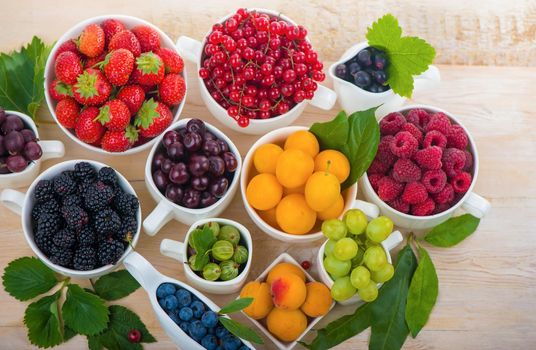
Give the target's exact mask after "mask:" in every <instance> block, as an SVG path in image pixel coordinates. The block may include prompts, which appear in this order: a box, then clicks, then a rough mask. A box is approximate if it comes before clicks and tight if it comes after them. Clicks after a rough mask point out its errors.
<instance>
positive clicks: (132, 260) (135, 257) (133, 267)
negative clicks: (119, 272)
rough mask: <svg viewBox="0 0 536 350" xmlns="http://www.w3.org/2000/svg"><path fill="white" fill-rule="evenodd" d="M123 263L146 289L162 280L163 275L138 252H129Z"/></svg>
mask: <svg viewBox="0 0 536 350" xmlns="http://www.w3.org/2000/svg"><path fill="white" fill-rule="evenodd" d="M123 265H125V268H126V269H127V270H128V272H130V274H131V275H132V277H134V278H135V279H136V281H138V283H139V284H140V285H141V286H142V287H143V289H145V290H146V291H148V290H149V289H150V288H151V287H153V286H156V285H157V284H159V282H160V281H161V280H162V277H163V275H162V274H161V273H160V272H158V271H157V270H156V269H155V268H154V266H153V265H151V263H150V262H149V261H147V259H145V258H144V257H143V256H141V255H140V254H139V253H137V252H131V253H130V254H128V255H127V257H126V258H125V260H123Z"/></svg>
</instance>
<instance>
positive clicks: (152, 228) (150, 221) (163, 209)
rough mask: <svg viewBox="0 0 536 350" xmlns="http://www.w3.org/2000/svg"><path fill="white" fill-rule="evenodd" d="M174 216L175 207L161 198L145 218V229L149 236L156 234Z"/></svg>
mask: <svg viewBox="0 0 536 350" xmlns="http://www.w3.org/2000/svg"><path fill="white" fill-rule="evenodd" d="M172 218H173V208H172V207H171V205H170V204H169V203H166V201H165V200H161V201H160V203H158V205H157V206H156V208H154V209H153V211H152V212H151V214H149V216H148V217H146V218H145V220H143V230H144V231H145V233H146V234H148V235H149V236H154V235H155V234H156V233H157V232H158V231H160V229H161V228H162V227H163V226H164V225H165V224H167V223H168V222H169V220H171V219H172Z"/></svg>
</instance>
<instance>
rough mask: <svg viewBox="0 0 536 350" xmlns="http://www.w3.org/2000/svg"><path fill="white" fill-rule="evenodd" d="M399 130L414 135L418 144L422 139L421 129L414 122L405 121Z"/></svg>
mask: <svg viewBox="0 0 536 350" xmlns="http://www.w3.org/2000/svg"><path fill="white" fill-rule="evenodd" d="M401 131H407V132H409V133H410V134H411V135H413V137H415V139H416V140H417V142H418V143H419V144H420V143H421V142H422V140H423V135H422V131H421V129H420V128H419V127H418V126H416V125H415V124H411V123H406V124H404V126H403V127H402V129H401Z"/></svg>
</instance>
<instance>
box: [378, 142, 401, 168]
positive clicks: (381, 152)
mask: <svg viewBox="0 0 536 350" xmlns="http://www.w3.org/2000/svg"><path fill="white" fill-rule="evenodd" d="M393 138H394V136H391V135H388V136H384V137H382V139H381V141H380V144H379V145H378V152H377V153H376V158H378V159H379V160H380V162H382V163H384V164H386V165H388V166H391V165H393V164H394V162H396V159H397V157H396V156H395V155H394V154H393V152H391V148H390V146H389V144H390V143H391V141H392V140H393Z"/></svg>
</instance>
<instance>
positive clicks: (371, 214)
mask: <svg viewBox="0 0 536 350" xmlns="http://www.w3.org/2000/svg"><path fill="white" fill-rule="evenodd" d="M352 208H353V209H359V210H361V211H362V212H363V213H365V215H366V216H367V217H368V218H369V219H374V218H377V217H378V215H380V208H378V206H377V205H376V204H372V203H369V202H365V201H362V200H360V199H355V200H354V203H353V204H352Z"/></svg>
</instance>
